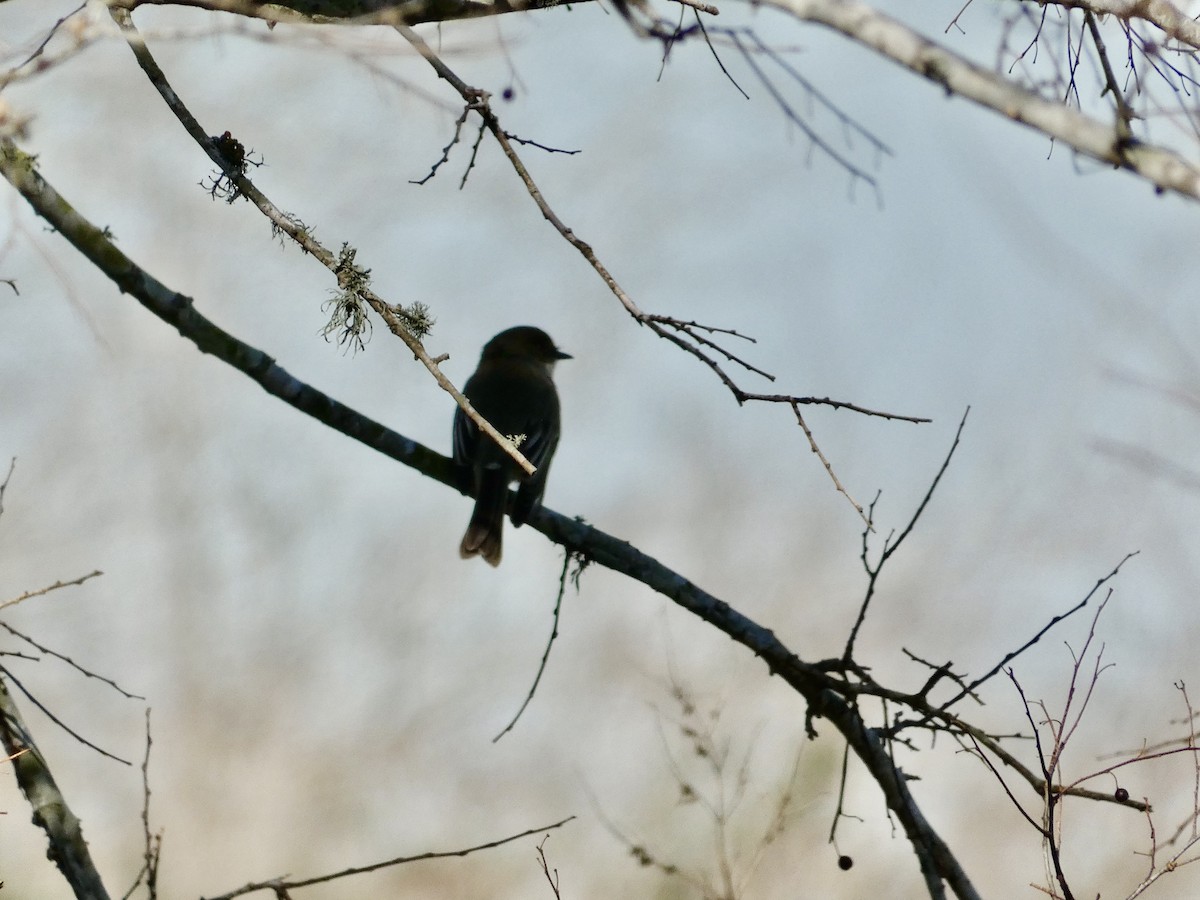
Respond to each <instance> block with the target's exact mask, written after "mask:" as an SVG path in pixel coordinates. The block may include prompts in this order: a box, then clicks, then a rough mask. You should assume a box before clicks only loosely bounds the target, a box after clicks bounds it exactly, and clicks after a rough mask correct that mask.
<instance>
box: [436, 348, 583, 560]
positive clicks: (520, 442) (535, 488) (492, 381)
mask: <svg viewBox="0 0 1200 900" xmlns="http://www.w3.org/2000/svg"><path fill="white" fill-rule="evenodd" d="M570 358H571V356H570V354H567V353H563V352H562V351H561V350H559V349H558V348H557V347H556V346H554V341H552V340H551V339H550V335H548V334H546V332H544V331H542V330H541V329H540V328H533V327H532V326H529V325H519V326H517V327H516V328H509V329H508V330H507V331H502V332H500V333H499V334H498V335H496V336H495V337H494V338H492V339H491V340H490V341H488V342H487V344H485V345H484V348H483V355H482V356H481V357H480V358H479V367H478V368H477V369H476V370H475V374H474V375H472V376H471V377H470V378H468V379H467V383H466V385H465V386H464V387H463V394H464V395H465V396H466V398H467V399H468V400H470V401H471V405H472V406H473V407H475V409H476V410H477V411H478V412H479V414H480V415H481V416H483V417H484V418H485V419H487V420H488V421H489V422H490V423H491V424H492V426H493V427H494V428H495V429H496V430H497V431H499V432H500V433H501V434H502V435H504V436H505V437H507V438H509V439H510V440H512V441H513V442H514V443H516V445H517V449H519V450H520V451H521V453H522V454H523V455H524V456H525V458H526V459H527V460H529V461H530V462H531V463H532V464H533V465H534V467H536V469H537V472H535V473H534V474H533V475H527V474H526V473H525V471H524V470H523V469H522V468H521V467H520V466H518V465H517V463H516V461H515V460H513V458H512V457H511V456H509V455H508V453H506V452H505V451H504V450H503V449H502V448H501V447H500V445H499V444H497V443H496V442H495V441H494V440H492V439H491V438H490V437H488V436H487V435H486V434H484V433H482V432H481V431H480V430H479V426H478V425H476V424H475V423H474V422H473V421H472V420H471V418H470V417H469V416H468V415H467V414H466V413H465V412H463V410H462V408H461V407H459V408H458V409H457V410H455V412H454V465H455V468H456V470H457V475H458V483H459V486H460V487H461V488H462V489H463V490H465V491H467V492H469V493H471V494H474V495H475V511H474V512H473V513H471V522H470V524H469V525H468V526H467V533H466V534H464V535H463V539H462V544H460V545H459V548H458V552H459V555H460V556H462V558H463V559H469V558H470V557H472V556H482V557H483V558H484V559H485V560H487V561H488V562H489V563H491V564H492V565H493V566H498V565H500V539H501V535H502V532H503V529H504V509H505V506H506V505H507V502H508V486H509V485H510V484H512V483H513V482H514V481H515V482H517V483H518V484H517V499H516V502H515V503H513V508H512V513H511V514H510V518H511V519H512V523H513V525H514V526H520V525H523V524H524V523H525V520H526V519H528V518H529V514H530V513H532V512H533V510H534V508H535V507H536V506H537V505H538V504H539V503H540V502H541V500H542V492H543V491H545V489H546V475H547V473H548V472H549V471H550V459H551V457H553V456H554V448H555V447H557V446H558V433H559V412H558V392H557V391H555V390H554V379H553V378H552V377H551V376H552V373H553V372H554V364H555V363H556V362H558V361H559V360H560V359H570Z"/></svg>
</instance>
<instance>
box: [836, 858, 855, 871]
mask: <svg viewBox="0 0 1200 900" xmlns="http://www.w3.org/2000/svg"><path fill="white" fill-rule="evenodd" d="M853 865H854V859H853V858H852V857H849V856H839V857H838V868H839V869H841V870H842V871H843V872H848V871H849V870H850V867H851V866H853Z"/></svg>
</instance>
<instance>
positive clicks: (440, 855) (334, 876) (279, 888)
mask: <svg viewBox="0 0 1200 900" xmlns="http://www.w3.org/2000/svg"><path fill="white" fill-rule="evenodd" d="M574 818H575V817H574V816H567V817H566V818H565V819H560V820H559V821H557V822H554V823H552V824H550V825H543V826H542V827H540V828H530V829H527V830H525V831H522V832H520V833H519V834H512V835H509V836H508V837H505V838H500V839H498V840H494V841H488V842H487V843H483V844H476V845H475V846H473V847H464V848H462V849H461V850H439V851H431V852H428V853H419V854H417V855H416V856H397V857H395V858H394V859H388V860H384V861H383V862H377V863H372V864H371V865H367V866H352V867H350V868H347V869H342V870H341V871H340V872H331V873H330V874H328V875H317V876H315V877H313V878H304V879H300V880H298V881H288V880H287V879H286V878H272V879H270V880H269V881H257V882H252V883H250V884H246V885H243V886H242V887H240V888H237V889H236V890H233V891H230V892H229V893H227V894H221V895H220V896H217V897H210V898H208V900H232V898H234V897H241V896H242V895H243V894H251V893H254V892H255V891H274V892H275V894H276V896H277V897H285V896H287V892H288V891H294V890H296V889H297V888H302V887H308V886H309V885H313V884H325V883H327V882H330V881H336V880H338V879H340V878H350V877H352V876H354V875H363V874H366V873H367V872H377V871H379V870H380V869H387V868H391V867H393V866H400V865H405V864H406V863H412V862H422V861H424V860H429V859H449V858H452V857H456V856H469V855H470V854H472V853H477V852H479V851H480V850H492V849H494V848H496V847H502V846H504V845H505V844H511V843H512V842H513V841H519V840H521V838H527V837H529V836H530V835H534V834H540V833H541V832H543V831H553V830H554V829H556V828H561V827H562V826H564V825H566V824H567V823H568V822H570V821H571V820H572V819H574Z"/></svg>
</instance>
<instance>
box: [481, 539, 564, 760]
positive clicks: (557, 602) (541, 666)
mask: <svg viewBox="0 0 1200 900" xmlns="http://www.w3.org/2000/svg"><path fill="white" fill-rule="evenodd" d="M572 561H574V562H575V564H576V565H577V566H578V567H579V568H580V569H582V568H583V566H584V565H586V560H585V559H583V558H582V557H579V556H577V555H576V554H574V553H570V552H567V553H564V554H563V567H562V573H561V574H560V575H559V576H558V596H557V597H555V599H554V624H553V625H551V626H550V637H549V638H548V639H547V640H546V649H545V651H544V652H543V653H542V659H541V662H539V663H538V669H537V674H536V675H534V676H533V684H531V685H530V686H529V693H528V694H526V695H525V699H524V700H523V701H522V702H521V708H520V709H518V710H517V712H516V715H514V716H513V717H512V719H511V720H510V721H509V723H508V724H507V725H505V726H504V728H503V729H501V731H500V733H499V734H497V735H496V736H495V737H494V738H492V743H493V744H494V743H496V741H498V740H500V738H502V737H504V736H505V735H506V734H508V733H509V732H510V731H512V730H513V726H515V725H516V724H517V720H518V719H520V718H521V714H522V713H523V712H525V707H527V706H529V702H530V701H531V700H533V695H534V693H535V692H536V691H537V689H538V685H539V684H541V681H542V675H543V674H544V673H545V671H546V662H547V661H548V660H549V659H550V649H551V648H552V647H553V646H554V641H555V640H556V639H557V638H558V616H559V613H560V612H561V610H562V602H563V595H564V594H566V592H567V573H568V571H569V570H570V567H571V563H572ZM575 587H576V590H578V588H579V583H578V580H576V583H575Z"/></svg>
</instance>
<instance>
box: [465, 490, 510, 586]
mask: <svg viewBox="0 0 1200 900" xmlns="http://www.w3.org/2000/svg"><path fill="white" fill-rule="evenodd" d="M507 502H508V480H507V479H506V478H505V477H504V473H503V472H501V471H500V470H499V469H496V470H492V469H486V470H484V473H483V478H482V479H480V485H479V492H478V494H477V496H476V499H475V511H474V512H472V513H471V522H470V524H468V525H467V533H466V534H464V535H463V539H462V543H461V544H459V545H458V555H459V556H461V557H462V558H463V559H470V558H471V557H472V556H482V557H483V558H484V559H485V560H486V561H487V562H488V563H489V564H490V565H493V566H498V565H500V551H501V546H500V545H501V539H502V538H503V535H504V507H505V504H506V503H507Z"/></svg>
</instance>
